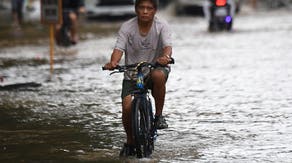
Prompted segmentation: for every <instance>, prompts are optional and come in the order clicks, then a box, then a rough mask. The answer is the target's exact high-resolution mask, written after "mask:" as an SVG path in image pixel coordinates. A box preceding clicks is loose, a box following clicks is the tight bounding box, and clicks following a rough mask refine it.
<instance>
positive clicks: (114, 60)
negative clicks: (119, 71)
mask: <svg viewBox="0 0 292 163" xmlns="http://www.w3.org/2000/svg"><path fill="white" fill-rule="evenodd" d="M122 56H123V51H121V50H119V49H114V50H113V52H112V56H111V60H110V62H108V63H107V64H105V65H104V67H105V68H106V69H108V70H113V69H114V68H115V67H117V65H118V64H119V62H120V60H121V58H122Z"/></svg>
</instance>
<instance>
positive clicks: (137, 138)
mask: <svg viewBox="0 0 292 163" xmlns="http://www.w3.org/2000/svg"><path fill="white" fill-rule="evenodd" d="M169 64H174V59H173V58H171V61H170V63H169ZM157 66H159V65H158V64H152V63H148V62H140V63H136V64H131V65H124V66H117V67H116V68H115V69H114V70H116V71H114V72H112V73H110V75H112V74H114V73H122V72H126V71H133V72H136V88H137V89H136V90H134V91H132V92H131V95H132V97H133V98H132V104H131V105H132V110H131V112H132V130H133V138H134V142H135V148H136V154H137V157H138V158H142V157H149V156H150V155H151V154H152V151H153V150H154V141H155V140H156V137H157V136H158V135H157V129H156V127H155V124H154V114H153V110H152V103H151V99H150V97H149V91H148V88H147V85H145V84H144V83H146V82H147V81H145V82H144V78H145V77H144V74H143V73H142V69H143V68H144V67H147V68H149V69H150V71H151V70H152V69H154V68H155V67H157ZM102 69H103V70H106V69H105V68H104V67H102ZM146 80H147V79H146Z"/></svg>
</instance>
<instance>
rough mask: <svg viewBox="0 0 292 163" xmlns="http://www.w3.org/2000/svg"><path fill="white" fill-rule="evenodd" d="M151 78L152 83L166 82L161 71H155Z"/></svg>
mask: <svg viewBox="0 0 292 163" xmlns="http://www.w3.org/2000/svg"><path fill="white" fill-rule="evenodd" d="M151 78H152V81H153V82H161V81H165V75H164V73H163V72H162V71H160V70H154V71H152V73H151Z"/></svg>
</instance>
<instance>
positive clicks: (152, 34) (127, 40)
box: [115, 17, 172, 80]
mask: <svg viewBox="0 0 292 163" xmlns="http://www.w3.org/2000/svg"><path fill="white" fill-rule="evenodd" d="M166 46H172V39H171V31H170V28H169V26H168V24H167V23H166V22H165V21H163V20H161V19H159V18H157V17H154V21H153V24H152V27H151V29H150V31H149V32H148V34H147V35H146V36H142V35H141V34H140V32H139V28H138V18H137V17H134V18H132V19H130V20H128V21H126V22H125V23H123V24H122V26H121V28H120V30H119V32H118V36H117V42H116V45H115V49H119V50H122V51H123V52H124V54H125V64H126V65H127V64H134V63H138V62H142V61H146V62H151V63H153V62H155V60H156V58H157V57H159V56H160V55H162V52H163V48H164V47H166ZM125 79H127V80H129V79H130V77H129V74H125Z"/></svg>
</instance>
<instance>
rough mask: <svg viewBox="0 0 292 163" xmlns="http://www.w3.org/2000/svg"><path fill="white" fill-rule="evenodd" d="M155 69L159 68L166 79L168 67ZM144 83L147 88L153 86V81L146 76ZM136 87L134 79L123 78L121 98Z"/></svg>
mask: <svg viewBox="0 0 292 163" xmlns="http://www.w3.org/2000/svg"><path fill="white" fill-rule="evenodd" d="M155 70H160V71H162V72H163V73H164V75H165V78H166V80H167V79H168V75H169V72H170V69H169V68H168V67H157V68H155ZM145 81H146V83H145V85H146V87H147V88H148V89H152V88H153V83H152V80H151V79H149V80H148V77H146V79H145ZM135 89H137V88H136V81H134V80H123V87H122V94H121V98H122V99H123V98H124V97H126V96H128V95H130V94H131V92H132V91H134V90H135Z"/></svg>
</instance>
